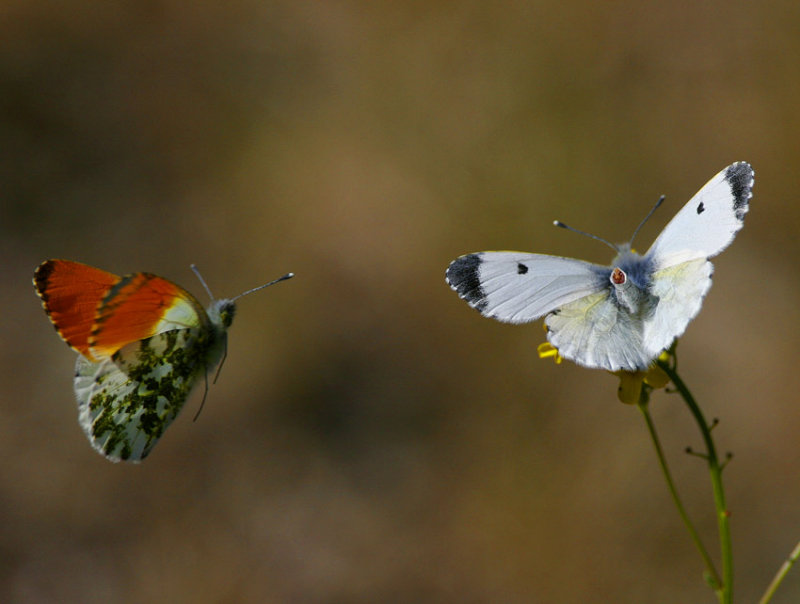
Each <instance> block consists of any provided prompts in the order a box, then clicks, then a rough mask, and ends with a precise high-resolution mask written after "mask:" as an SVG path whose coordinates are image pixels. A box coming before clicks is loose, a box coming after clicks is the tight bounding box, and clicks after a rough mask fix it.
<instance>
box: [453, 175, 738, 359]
mask: <svg viewBox="0 0 800 604" xmlns="http://www.w3.org/2000/svg"><path fill="white" fill-rule="evenodd" d="M752 186H753V170H752V168H751V167H750V165H749V164H747V163H745V162H738V163H735V164H732V165H731V166H729V167H728V168H726V169H725V170H723V171H721V172H720V173H719V174H717V175H716V176H715V177H714V178H712V179H711V180H710V181H709V182H708V183H707V184H706V185H705V186H704V187H703V188H702V189H701V190H700V191H699V192H698V193H697V194H696V195H695V196H694V197H693V198H692V199H691V200H689V202H688V203H687V204H686V205H685V206H684V207H683V208H682V209H681V210H680V211H679V212H678V213H677V214H676V215H675V217H674V218H673V219H672V221H670V223H669V224H668V225H667V226H666V227H665V228H664V230H663V231H662V233H661V234H660V235H659V236H658V238H657V239H656V241H655V242H654V243H653V245H652V246H651V247H650V249H649V250H648V251H647V252H646V253H645V254H643V255H640V254H638V253H637V252H635V251H633V250H632V249H631V244H630V243H627V244H622V245H618V246H614V247H615V248H616V250H617V255H616V257H615V258H614V260H613V261H612V263H611V265H610V266H603V265H599V264H592V263H589V262H584V261H581V260H575V259H572V258H563V257H559V256H549V255H545V254H528V253H523V252H478V253H475V254H467V255H465V256H461V257H460V258H457V259H456V260H454V261H453V262H452V263H451V264H450V266H449V267H448V269H447V275H446V276H447V282H448V284H449V285H450V286H451V287H452V288H453V289H454V290H455V291H456V292H457V293H458V294H459V296H460V297H461V298H463V299H464V300H466V301H467V303H468V304H469V305H470V306H472V307H473V308H475V309H476V310H478V311H479V312H481V314H483V315H484V316H486V317H490V318H493V319H496V320H498V321H503V322H508V323H525V322H529V321H533V320H536V319H538V318H540V317H545V319H544V323H545V326H546V328H547V330H548V333H547V338H548V340H549V341H550V343H551V344H552V345H553V346H554V347H556V348H557V349H558V351H559V354H560V355H561V356H563V357H564V358H567V359H570V360H573V361H575V362H576V363H578V364H580V365H584V366H586V367H592V368H602V369H607V370H610V371H617V370H627V371H637V370H643V369H646V368H647V366H648V365H649V364H650V363H651V362H652V361H653V360H654V359H655V358H656V357H657V356H658V355H659V354H660V353H661V351H662V350H664V349H665V348H667V347H668V346H669V345H670V344H671V343H672V341H673V340H674V339H675V338H676V337H677V336H679V335H681V334H682V333H683V332H684V330H685V329H686V326H687V325H688V324H689V322H690V321H691V320H692V319H693V318H694V317H695V316H696V315H697V313H698V312H699V311H700V307H701V306H702V301H703V297H704V296H705V295H706V293H707V292H708V289H709V288H710V287H711V274H712V272H713V267H712V264H711V262H709V260H708V258H710V257H713V256H715V255H716V254H718V253H719V252H721V251H722V250H723V249H725V247H727V246H728V245H729V244H730V242H731V241H732V240H733V238H734V236H735V234H736V232H737V231H738V230H739V229H740V228H741V227H742V224H743V221H744V215H745V214H746V212H747V210H748V202H749V199H750V198H751V196H752Z"/></svg>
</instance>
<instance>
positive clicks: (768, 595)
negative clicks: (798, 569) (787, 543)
mask: <svg viewBox="0 0 800 604" xmlns="http://www.w3.org/2000/svg"><path fill="white" fill-rule="evenodd" d="M798 559H800V543H798V544H797V545H795V547H794V550H792V553H791V554H789V557H788V558H787V559H786V561H785V562H784V563H783V565H782V566H781V567H780V569H778V572H777V574H776V575H775V578H774V579H772V583H770V584H769V587H767V591H765V592H764V595H763V596H761V599H760V600H759V601H758V604H767V603H768V602H769V601H770V600H771V599H772V596H774V595H775V592H776V591H777V590H778V586H779V585H780V584H781V582H782V581H783V579H784V578H785V577H786V573H788V572H789V569H791V568H792V566H794V563H795V562H797V560H798Z"/></svg>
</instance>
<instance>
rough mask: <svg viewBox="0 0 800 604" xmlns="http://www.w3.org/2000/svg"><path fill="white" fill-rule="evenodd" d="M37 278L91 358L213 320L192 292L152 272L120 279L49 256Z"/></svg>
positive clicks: (61, 325) (63, 330)
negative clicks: (152, 337) (159, 334)
mask: <svg viewBox="0 0 800 604" xmlns="http://www.w3.org/2000/svg"><path fill="white" fill-rule="evenodd" d="M33 281H34V285H35V287H36V291H37V293H38V294H39V297H40V298H41V299H42V305H43V306H44V309H45V312H47V315H48V316H49V317H50V320H51V321H52V322H53V325H54V326H55V328H56V331H58V333H59V335H60V336H61V337H62V338H63V339H64V341H66V342H67V344H69V345H70V346H71V347H72V348H74V349H75V350H76V351H77V352H79V353H80V354H81V355H83V356H85V357H86V358H87V359H89V360H91V361H98V360H101V359H105V358H108V357H110V356H111V355H112V354H114V353H115V352H116V351H118V350H119V349H121V348H122V347H123V346H126V345H127V344H130V343H132V342H137V341H139V340H143V339H145V338H149V337H150V336H153V335H156V334H158V333H161V332H164V331H169V330H172V329H184V328H189V327H195V326H198V325H201V326H204V327H207V326H209V324H210V321H209V319H208V316H207V314H206V312H205V310H204V309H203V307H202V305H201V304H200V303H199V302H198V301H197V299H196V298H195V297H194V296H193V295H192V294H190V293H189V292H187V291H186V290H184V289H183V288H181V287H179V286H178V285H176V284H174V283H172V282H171V281H168V280H167V279H164V278H163V277H157V276H156V275H151V274H149V273H134V274H131V275H125V276H124V277H118V276H117V275H114V274H111V273H108V272H106V271H102V270H100V269H97V268H94V267H92V266H88V265H86V264H81V263H80V262H72V261H71V260H47V261H45V262H43V263H42V264H41V265H40V266H39V267H38V268H37V269H36V272H35V273H34V278H33Z"/></svg>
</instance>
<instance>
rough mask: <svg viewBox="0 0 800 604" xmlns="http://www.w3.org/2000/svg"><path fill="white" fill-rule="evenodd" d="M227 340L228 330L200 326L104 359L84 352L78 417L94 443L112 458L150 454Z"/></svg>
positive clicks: (78, 378) (79, 376)
mask: <svg viewBox="0 0 800 604" xmlns="http://www.w3.org/2000/svg"><path fill="white" fill-rule="evenodd" d="M224 345H225V344H224V333H223V334H222V338H219V337H215V336H214V332H213V331H210V330H208V329H204V328H202V327H199V326H195V327H190V328H184V329H174V330H170V331H164V332H161V333H159V334H157V335H155V336H152V337H150V338H146V339H144V340H141V341H138V342H133V343H131V344H128V345H126V346H124V347H123V348H122V349H121V350H119V351H117V352H115V353H114V354H113V355H112V356H111V357H110V358H106V359H103V360H101V361H99V362H92V361H90V360H88V359H87V358H85V357H83V356H79V357H78V361H77V364H76V367H75V394H76V396H77V399H78V419H79V422H80V424H81V427H82V428H83V430H84V432H85V433H86V435H87V436H88V438H89V441H90V442H91V443H92V446H93V447H94V448H95V449H97V451H99V452H100V453H101V454H103V455H105V456H106V457H107V458H108V459H110V460H112V461H120V460H125V461H130V462H138V461H141V460H142V459H144V458H145V457H147V455H148V454H149V453H150V451H151V450H152V448H153V447H154V446H155V444H156V442H157V441H158V439H159V438H160V437H161V435H162V434H163V433H164V430H166V429H167V427H168V426H169V424H170V423H172V421H173V420H174V419H175V418H176V417H177V415H178V413H179V412H180V410H181V408H182V407H183V405H184V403H185V402H186V398H187V397H188V396H189V393H190V392H191V390H192V388H193V387H194V386H195V385H196V384H197V382H198V380H199V378H200V376H201V375H203V376H204V375H206V373H207V371H208V369H209V368H210V367H213V366H214V365H216V364H217V362H218V361H219V357H220V355H221V353H222V350H223V349H224Z"/></svg>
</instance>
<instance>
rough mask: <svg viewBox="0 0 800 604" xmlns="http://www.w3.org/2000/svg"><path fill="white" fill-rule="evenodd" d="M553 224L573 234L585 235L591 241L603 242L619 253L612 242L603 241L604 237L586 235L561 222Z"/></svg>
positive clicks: (557, 221) (555, 221)
mask: <svg viewBox="0 0 800 604" xmlns="http://www.w3.org/2000/svg"><path fill="white" fill-rule="evenodd" d="M553 224H554V225H556V226H557V227H561V228H562V229H567V230H568V231H572V232H573V233H577V234H578V235H584V236H586V237H589V238H590V239H596V240H597V241H602V242H603V243H605V244H606V245H607V246H608V247H610V248H611V249H612V250H614V251H619V249H618V248H617V246H616V245H614V244H613V243H611V242H610V241H608V240H607V239H603V238H602V237H598V236H597V235H592V234H591V233H584V232H583V231H579V230H578V229H575V228H572V227H571V226H569V225H567V224H564V223H563V222H561V221H560V220H554V221H553Z"/></svg>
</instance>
